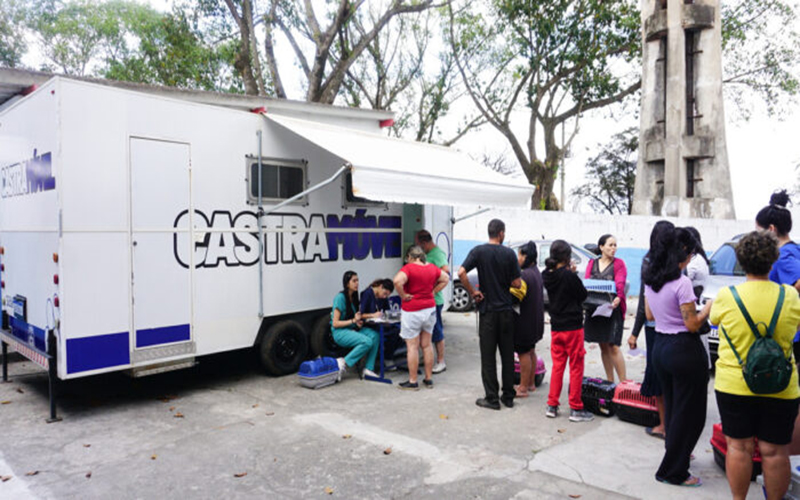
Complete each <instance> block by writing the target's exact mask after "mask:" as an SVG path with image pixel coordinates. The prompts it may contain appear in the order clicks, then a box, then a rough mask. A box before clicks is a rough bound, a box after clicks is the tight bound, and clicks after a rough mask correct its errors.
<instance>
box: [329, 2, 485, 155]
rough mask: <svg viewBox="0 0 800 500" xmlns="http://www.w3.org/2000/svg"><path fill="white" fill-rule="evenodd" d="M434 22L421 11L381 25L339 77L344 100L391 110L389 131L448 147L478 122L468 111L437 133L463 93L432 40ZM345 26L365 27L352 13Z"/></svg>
mask: <svg viewBox="0 0 800 500" xmlns="http://www.w3.org/2000/svg"><path fill="white" fill-rule="evenodd" d="M440 21H441V16H439V15H438V14H437V13H436V12H434V11H433V10H427V11H425V12H422V13H418V14H410V15H406V16H398V17H397V18H395V19H393V20H392V21H391V22H390V23H389V24H387V26H386V28H385V29H383V30H382V31H381V32H380V33H379V34H378V36H377V37H376V38H375V39H374V40H373V41H372V42H371V43H370V44H369V45H368V46H367V49H366V50H365V54H364V56H363V57H360V58H358V59H357V60H356V61H355V62H354V63H353V65H352V67H351V68H350V69H349V70H348V71H347V77H346V78H345V80H344V81H343V82H342V89H343V92H342V96H343V98H344V101H345V103H346V104H347V105H348V106H352V107H362V106H363V105H364V104H366V105H368V106H369V107H370V108H372V109H386V110H389V109H391V110H394V111H395V120H394V125H393V126H392V129H391V130H392V133H393V135H395V136H398V137H402V136H406V137H410V138H413V139H414V140H416V141H421V142H434V143H438V144H443V145H447V146H449V145H452V144H453V143H455V142H456V141H457V140H458V139H460V138H461V137H463V136H464V135H465V134H466V133H467V132H468V131H469V130H471V129H473V128H475V127H477V126H480V125H481V124H482V123H483V120H482V118H481V116H480V115H477V116H471V117H468V118H467V119H466V120H464V122H463V123H461V124H460V126H458V127H457V129H456V130H455V131H454V132H453V133H452V134H451V135H449V136H448V137H445V136H444V134H443V131H442V128H441V126H440V124H441V121H442V119H444V118H445V117H446V116H447V115H448V113H449V112H450V110H451V106H452V104H453V103H454V102H455V101H457V100H458V99H459V98H461V97H462V96H463V95H464V92H463V88H462V87H461V86H460V85H459V76H458V73H457V70H456V68H455V64H454V60H453V57H452V55H450V54H449V49H448V47H446V46H444V47H443V46H441V44H438V43H437V42H439V41H440V40H439V39H438V38H437V34H438V33H439V31H440V30H442V29H443V27H442V25H441V22H440ZM371 24H375V20H374V19H372V20H371ZM350 29H353V30H355V31H356V32H357V34H358V35H362V36H363V34H364V32H365V31H366V30H365V29H364V27H363V25H362V23H361V22H360V20H359V19H358V18H355V19H354V20H353V22H352V23H351V24H350ZM351 38H354V37H351Z"/></svg>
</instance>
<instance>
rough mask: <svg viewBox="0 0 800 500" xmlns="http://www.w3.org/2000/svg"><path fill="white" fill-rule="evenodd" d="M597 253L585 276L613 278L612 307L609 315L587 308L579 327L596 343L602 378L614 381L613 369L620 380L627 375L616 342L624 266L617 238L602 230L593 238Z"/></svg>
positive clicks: (622, 319) (620, 320) (624, 306)
mask: <svg viewBox="0 0 800 500" xmlns="http://www.w3.org/2000/svg"><path fill="white" fill-rule="evenodd" d="M597 247H598V248H599V249H600V257H598V258H597V259H594V260H591V261H589V265H588V266H586V274H585V276H584V277H585V278H587V279H595V280H607V281H613V282H614V288H615V290H616V297H614V300H613V301H612V302H611V307H613V308H614V310H613V312H612V313H611V317H605V316H599V315H598V316H594V315H593V313H594V309H592V310H590V311H587V313H586V321H585V322H584V325H583V331H584V333H585V336H586V342H596V343H598V344H600V358H601V359H602V361H603V368H605V370H606V379H607V380H610V381H612V382H613V381H614V370H616V371H617V376H618V377H619V380H620V382H622V381H623V380H626V379H627V378H628V376H627V374H626V373H625V358H624V357H623V356H622V351H620V349H619V346H620V345H621V344H622V329H623V326H624V323H625V312H626V311H627V309H628V306H627V300H625V281H626V280H627V279H628V269H627V268H626V267H625V261H623V260H622V259H618V258H617V257H616V253H617V239H616V238H614V236H612V235H610V234H604V235H603V236H601V237H600V240H599V241H598V242H597Z"/></svg>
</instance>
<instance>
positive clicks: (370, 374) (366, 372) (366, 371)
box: [361, 368, 381, 378]
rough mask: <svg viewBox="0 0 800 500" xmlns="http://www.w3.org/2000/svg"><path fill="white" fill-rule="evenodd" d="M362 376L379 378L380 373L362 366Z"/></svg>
mask: <svg viewBox="0 0 800 500" xmlns="http://www.w3.org/2000/svg"><path fill="white" fill-rule="evenodd" d="M361 375H362V377H374V378H381V377H380V375H378V374H377V373H375V372H374V371H372V370H370V369H368V368H364V371H363V372H361Z"/></svg>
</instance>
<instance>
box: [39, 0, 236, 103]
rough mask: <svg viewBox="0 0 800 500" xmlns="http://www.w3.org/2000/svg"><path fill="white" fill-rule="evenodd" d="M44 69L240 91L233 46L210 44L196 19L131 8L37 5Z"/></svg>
mask: <svg viewBox="0 0 800 500" xmlns="http://www.w3.org/2000/svg"><path fill="white" fill-rule="evenodd" d="M26 17H27V19H28V25H29V26H30V28H31V29H32V30H33V32H34V33H35V34H36V36H37V37H38V39H39V44H40V46H41V48H42V53H43V55H44V56H45V57H46V59H47V61H46V62H45V64H44V65H43V69H44V70H47V71H60V72H62V73H64V74H67V75H76V76H84V75H93V76H101V77H104V78H111V79H117V80H126V81H132V82H139V83H151V84H162V85H170V86H176V87H185V88H198V89H204V90H234V91H235V90H237V89H239V88H240V85H238V81H237V80H236V78H235V77H234V75H233V73H232V71H231V70H230V67H231V63H232V60H233V52H234V46H233V44H231V43H228V42H223V43H219V44H214V45H212V44H209V43H207V42H206V41H205V38H207V35H208V34H209V33H208V32H204V31H203V30H202V29H201V28H200V25H199V21H198V16H197V13H196V12H193V11H191V10H190V9H188V8H185V7H184V8H176V9H175V10H174V11H173V12H171V13H162V12H159V11H156V10H155V9H153V8H151V7H149V6H146V5H141V4H139V3H137V2H135V1H132V0H114V1H100V0H78V1H74V2H65V1H63V0H35V1H34V2H32V3H31V4H30V5H29V6H28V9H27V11H26Z"/></svg>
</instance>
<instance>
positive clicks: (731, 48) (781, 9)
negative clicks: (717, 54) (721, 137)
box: [721, 0, 800, 118]
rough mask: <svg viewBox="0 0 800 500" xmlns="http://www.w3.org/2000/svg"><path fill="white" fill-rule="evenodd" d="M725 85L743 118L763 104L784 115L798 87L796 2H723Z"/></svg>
mask: <svg viewBox="0 0 800 500" xmlns="http://www.w3.org/2000/svg"><path fill="white" fill-rule="evenodd" d="M721 4H722V6H721V15H722V47H723V59H724V64H723V66H722V68H723V81H724V83H725V85H724V86H723V89H724V92H725V94H726V97H728V98H730V99H732V100H733V102H735V103H736V109H735V110H734V111H738V112H739V114H740V115H741V116H743V117H744V118H749V117H750V115H751V113H752V112H753V111H754V110H756V109H757V106H756V105H757V104H758V103H763V105H764V107H765V109H766V111H767V113H768V114H770V115H777V116H783V115H784V114H785V111H786V109H787V108H788V106H787V104H789V103H791V102H794V101H795V99H796V97H797V95H798V90H799V89H800V76H799V75H798V67H800V48H798V47H800V36H799V35H798V33H797V31H796V29H795V27H796V26H797V13H796V10H797V4H796V3H795V2H792V1H788V2H787V1H781V0H731V1H726V2H721Z"/></svg>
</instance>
